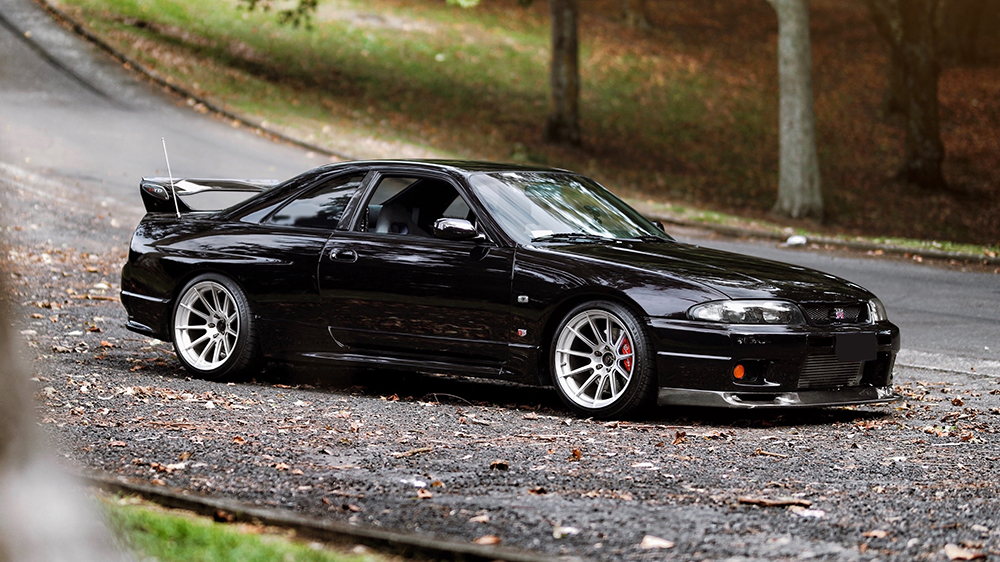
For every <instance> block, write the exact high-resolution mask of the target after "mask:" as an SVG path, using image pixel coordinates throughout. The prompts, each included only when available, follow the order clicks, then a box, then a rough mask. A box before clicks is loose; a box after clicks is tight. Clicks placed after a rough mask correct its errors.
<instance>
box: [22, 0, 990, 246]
mask: <svg viewBox="0 0 1000 562" xmlns="http://www.w3.org/2000/svg"><path fill="white" fill-rule="evenodd" d="M35 1H36V2H37V3H38V4H39V5H40V6H41V7H42V8H43V9H44V10H45V11H47V12H48V13H49V14H51V15H52V16H53V17H54V18H55V19H56V20H58V21H60V22H62V23H63V24H64V25H66V26H67V27H69V28H70V29H71V30H72V31H73V32H74V33H76V34H77V35H79V36H80V37H82V38H84V39H85V40H87V41H88V42H90V43H92V44H94V45H96V46H97V47H98V48H100V49H101V50H103V51H104V52H106V53H108V54H109V55H110V56H111V57H112V58H114V59H115V60H117V61H119V62H120V63H122V64H123V65H124V66H125V67H126V68H127V69H129V70H132V71H134V72H136V73H138V74H140V75H142V76H144V77H145V78H147V79H148V80H150V81H152V82H153V83H155V84H157V85H159V86H161V87H163V88H165V89H167V90H169V91H170V92H172V93H173V94H175V95H178V96H183V97H185V98H187V99H189V100H193V101H194V102H195V103H194V104H195V105H201V106H202V107H204V108H205V109H207V110H208V111H210V112H212V113H214V114H216V115H218V116H220V117H224V118H226V119H229V120H230V121H234V122H238V123H239V124H240V125H242V126H245V127H248V128H250V129H253V130H254V131H256V132H257V134H259V135H262V136H267V137H270V138H273V139H276V140H280V141H282V142H286V143H288V144H292V145H295V146H299V147H302V148H305V149H307V150H311V151H313V152H316V153H319V154H324V155H326V156H329V157H333V158H338V159H341V160H358V159H359V158H358V157H356V156H353V155H350V154H347V153H344V152H338V151H335V150H331V149H329V148H325V147H322V146H319V145H317V144H313V143H310V142H307V141H303V140H301V139H298V138H295V137H292V136H290V135H287V134H285V133H281V132H279V131H276V130H274V129H271V128H269V127H266V126H264V125H262V124H261V123H257V122H254V121H252V120H250V119H248V118H246V117H244V116H242V115H239V114H237V113H235V112H233V111H230V110H228V109H226V108H224V107H222V106H219V105H217V104H215V103H213V102H211V101H209V100H207V99H205V98H203V97H201V96H199V95H198V94H196V93H194V92H191V91H189V90H187V89H186V88H184V87H183V86H179V85H177V84H174V83H173V82H172V81H170V80H168V79H167V78H165V77H163V76H161V75H160V74H158V73H157V72H155V71H154V70H152V69H150V68H148V67H147V66H145V65H144V64H142V63H140V62H139V61H137V60H135V59H133V58H131V57H129V56H128V55H126V54H125V53H123V52H121V51H120V50H118V49H117V48H115V47H113V46H112V45H110V44H108V43H107V42H105V41H104V40H103V39H101V38H100V37H98V36H96V35H94V34H93V33H91V32H90V31H88V30H87V29H86V28H85V27H84V26H83V24H81V23H80V22H78V21H77V20H76V19H74V18H73V16H70V15H69V14H67V13H66V12H64V11H62V10H61V9H59V8H57V7H55V6H53V5H52V4H51V3H50V2H49V0H35ZM39 48H40V47H39ZM49 58H51V57H49ZM650 217H651V218H653V219H656V220H660V221H663V222H665V223H669V224H674V225H677V226H683V227H687V228H698V229H703V230H709V231H712V232H715V233H717V234H720V235H723V236H729V237H734V238H763V239H768V240H777V241H782V242H784V241H785V240H786V239H787V237H788V235H787V234H783V233H779V232H773V231H766V230H755V229H749V228H739V227H733V226H725V225H717V224H707V223H701V222H697V221H689V220H684V219H681V218H677V217H673V216H669V215H661V214H656V213H653V214H651V215H650ZM812 244H818V245H822V246H833V247H838V248H847V249H851V250H859V251H864V252H876V251H881V252H883V253H887V254H891V255H896V256H903V257H913V258H931V259H935V260H945V261H950V260H956V261H962V262H974V263H980V264H983V265H1000V256H996V257H991V256H986V255H978V254H969V253H964V252H948V251H944V250H935V249H929V248H928V249H915V248H906V247H902V246H894V245H892V244H878V243H875V242H867V241H858V240H842V239H838V238H831V237H826V236H817V237H810V238H808V241H807V244H806V245H805V246H804V247H809V245H812ZM792 247H795V246H792Z"/></svg>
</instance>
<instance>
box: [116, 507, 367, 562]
mask: <svg viewBox="0 0 1000 562" xmlns="http://www.w3.org/2000/svg"><path fill="white" fill-rule="evenodd" d="M106 513H107V517H108V521H109V523H110V525H111V528H112V530H113V531H114V532H115V534H116V535H117V536H118V538H119V540H120V541H121V542H122V543H123V544H124V545H125V546H127V547H128V548H129V549H130V550H132V551H133V552H134V553H136V554H137V558H138V559H140V560H150V559H152V560H158V561H159V562H274V561H280V562H362V561H365V560H385V559H384V558H382V557H374V558H373V557H372V555H365V556H363V557H362V556H350V555H345V554H341V553H338V552H333V551H330V550H326V549H324V548H323V547H322V546H320V545H318V544H316V545H313V546H310V545H306V544H303V543H301V542H295V541H293V540H291V539H289V538H286V537H284V536H281V535H273V534H271V535H267V534H253V533H250V532H241V531H240V530H238V527H237V526H232V525H224V524H220V523H215V522H213V521H211V520H209V519H207V518H203V517H196V516H193V515H189V514H184V515H177V514H175V513H174V512H168V511H164V510H161V509H158V508H153V507H147V506H143V505H136V504H135V503H134V502H132V501H129V500H119V501H117V502H114V503H110V502H109V503H107V504H106Z"/></svg>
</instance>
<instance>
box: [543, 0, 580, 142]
mask: <svg viewBox="0 0 1000 562" xmlns="http://www.w3.org/2000/svg"><path fill="white" fill-rule="evenodd" d="M549 14H550V15H551V18H552V63H551V66H550V68H549V86H550V89H551V90H550V92H551V96H550V98H551V104H550V106H549V116H548V119H547V120H546V123H545V140H547V141H550V142H556V143H561V144H570V145H579V144H580V44H579V37H578V29H579V24H578V16H579V13H578V9H577V4H576V0H549Z"/></svg>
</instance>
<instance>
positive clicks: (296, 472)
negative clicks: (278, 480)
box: [291, 468, 305, 476]
mask: <svg viewBox="0 0 1000 562" xmlns="http://www.w3.org/2000/svg"><path fill="white" fill-rule="evenodd" d="M291 474H294V475H296V476H302V475H303V474H305V473H304V472H302V470H300V469H298V468H296V469H294V470H292V471H291Z"/></svg>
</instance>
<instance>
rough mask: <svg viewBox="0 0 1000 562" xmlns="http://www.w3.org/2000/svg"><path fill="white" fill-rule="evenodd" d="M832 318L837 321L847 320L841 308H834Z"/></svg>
mask: <svg viewBox="0 0 1000 562" xmlns="http://www.w3.org/2000/svg"><path fill="white" fill-rule="evenodd" d="M833 317H834V318H836V319H837V320H843V319H844V318H847V313H846V312H844V309H843V308H835V309H833Z"/></svg>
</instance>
